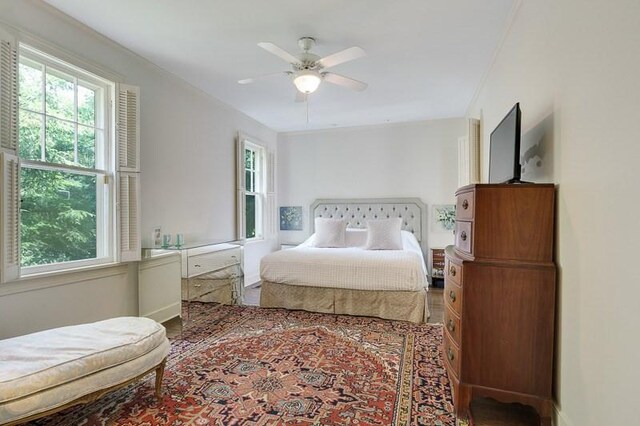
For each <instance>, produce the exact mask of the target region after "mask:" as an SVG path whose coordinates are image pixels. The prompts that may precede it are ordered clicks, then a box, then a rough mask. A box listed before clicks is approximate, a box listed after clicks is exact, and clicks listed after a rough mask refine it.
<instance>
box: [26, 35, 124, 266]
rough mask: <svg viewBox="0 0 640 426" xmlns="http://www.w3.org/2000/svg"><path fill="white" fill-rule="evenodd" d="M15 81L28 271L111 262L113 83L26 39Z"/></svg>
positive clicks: (112, 227) (112, 256) (112, 251)
mask: <svg viewBox="0 0 640 426" xmlns="http://www.w3.org/2000/svg"><path fill="white" fill-rule="evenodd" d="M18 80H19V85H18V87H19V91H18V93H19V102H18V122H19V132H18V156H19V157H20V174H19V179H20V198H21V203H20V224H19V226H20V267H21V268H22V270H23V273H25V272H26V273H35V272H43V271H48V270H53V269H61V268H66V267H72V266H82V265H86V264H94V263H102V262H110V261H113V259H114V254H113V253H114V249H113V241H112V240H113V239H112V234H113V232H112V230H113V229H114V226H113V223H114V222H113V208H112V207H113V206H112V199H113V197H112V185H111V183H112V182H113V181H114V165H113V153H112V152H113V149H112V147H113V146H114V144H113V141H112V137H113V136H112V134H111V132H110V131H109V124H110V123H111V117H112V112H111V107H110V105H111V102H110V101H111V98H112V93H113V83H110V82H108V81H105V80H103V79H101V78H99V77H97V76H95V75H92V74H89V73H87V72H84V71H82V70H80V69H78V68H76V67H74V66H72V65H69V64H67V63H63V62H61V61H58V60H56V59H54V58H51V57H50V56H48V55H45V54H42V53H40V52H38V51H35V50H33V49H31V48H29V47H27V46H21V47H20V50H19V65H18ZM61 264H64V265H61Z"/></svg>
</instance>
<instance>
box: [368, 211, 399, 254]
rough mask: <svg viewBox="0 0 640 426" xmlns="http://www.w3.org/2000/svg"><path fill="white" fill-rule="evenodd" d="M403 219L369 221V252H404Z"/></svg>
mask: <svg viewBox="0 0 640 426" xmlns="http://www.w3.org/2000/svg"><path fill="white" fill-rule="evenodd" d="M401 231H402V218H400V217H396V218H393V219H380V220H368V221H367V245H366V247H365V248H366V249H367V250H402V232H401Z"/></svg>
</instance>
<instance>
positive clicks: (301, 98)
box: [296, 89, 308, 102]
mask: <svg viewBox="0 0 640 426" xmlns="http://www.w3.org/2000/svg"><path fill="white" fill-rule="evenodd" d="M307 96H308V95H307V94H306V93H302V92H301V91H299V90H298V89H296V102H304V101H306V100H307Z"/></svg>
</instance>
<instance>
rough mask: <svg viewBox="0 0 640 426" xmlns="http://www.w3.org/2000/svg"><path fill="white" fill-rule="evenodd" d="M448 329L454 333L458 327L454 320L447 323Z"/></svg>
mask: <svg viewBox="0 0 640 426" xmlns="http://www.w3.org/2000/svg"><path fill="white" fill-rule="evenodd" d="M447 329H448V330H449V331H450V332H452V333H453V332H454V330H455V329H456V325H455V324H454V323H453V320H449V321H447Z"/></svg>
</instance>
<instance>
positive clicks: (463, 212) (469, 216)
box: [456, 191, 475, 220]
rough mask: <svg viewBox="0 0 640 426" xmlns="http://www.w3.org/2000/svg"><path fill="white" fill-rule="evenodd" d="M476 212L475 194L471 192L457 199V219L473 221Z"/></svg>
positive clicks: (460, 195)
mask: <svg viewBox="0 0 640 426" xmlns="http://www.w3.org/2000/svg"><path fill="white" fill-rule="evenodd" d="M474 212H475V192H474V191H469V192H464V193H462V194H459V195H458V196H457V197H456V219H460V220H473V215H474Z"/></svg>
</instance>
